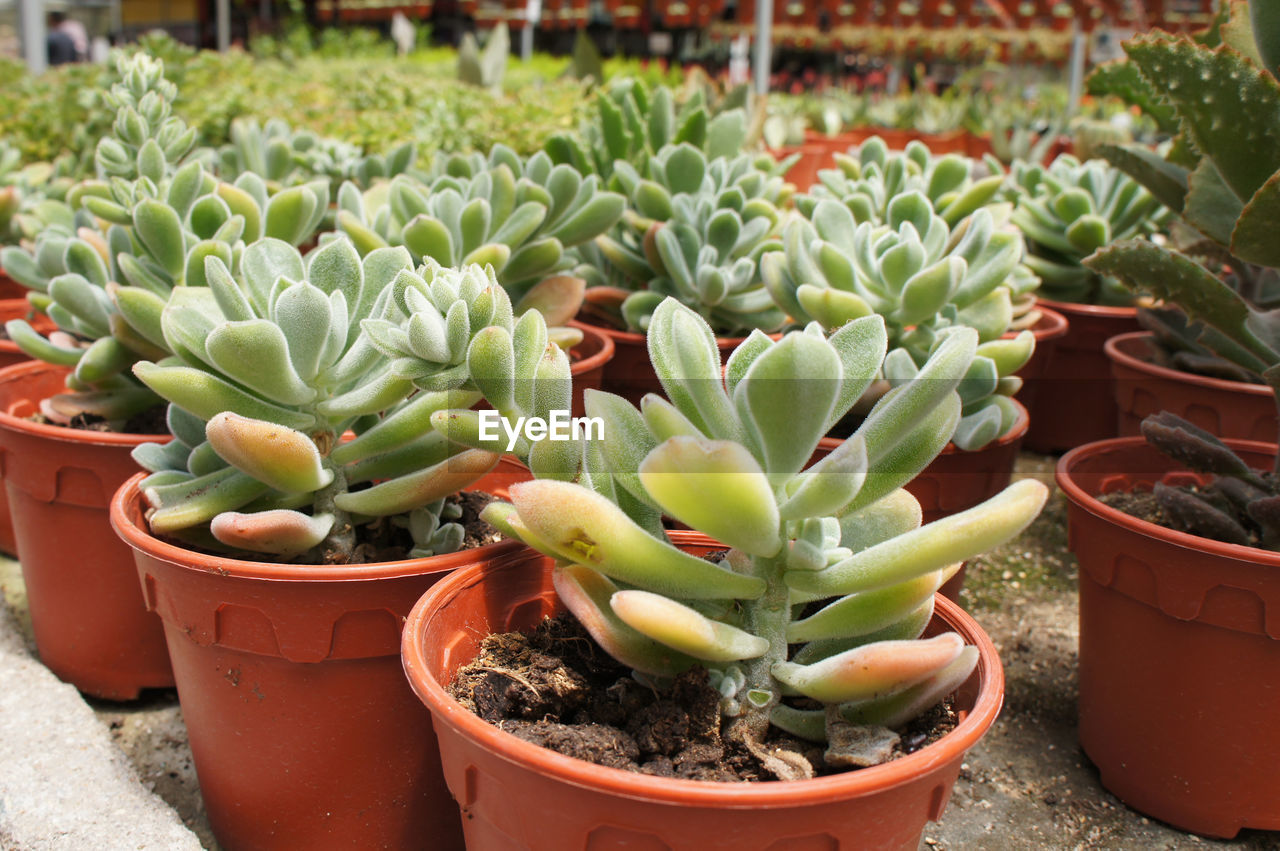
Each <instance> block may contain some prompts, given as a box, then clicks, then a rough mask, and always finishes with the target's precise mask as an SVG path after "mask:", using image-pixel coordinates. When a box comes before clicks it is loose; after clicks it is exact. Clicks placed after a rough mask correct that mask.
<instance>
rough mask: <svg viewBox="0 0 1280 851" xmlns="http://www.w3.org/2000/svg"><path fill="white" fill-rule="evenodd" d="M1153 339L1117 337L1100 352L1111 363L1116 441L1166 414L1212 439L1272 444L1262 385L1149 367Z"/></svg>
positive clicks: (1270, 397)
mask: <svg viewBox="0 0 1280 851" xmlns="http://www.w3.org/2000/svg"><path fill="white" fill-rule="evenodd" d="M1152 340H1153V335H1152V334H1150V333H1149V332H1146V331H1138V332H1133V333H1130V334H1119V335H1117V336H1115V337H1112V338H1111V339H1110V340H1107V342H1106V346H1105V347H1104V349H1105V351H1106V353H1107V357H1108V358H1110V359H1111V376H1112V378H1113V379H1114V380H1115V399H1116V406H1117V408H1118V417H1119V419H1118V421H1117V426H1116V427H1117V430H1118V432H1119V435H1120V436H1121V437H1131V436H1134V435H1139V434H1141V433H1142V431H1141V429H1140V428H1139V427H1140V426H1141V424H1142V421H1143V420H1144V419H1145V418H1146V417H1148V416H1150V415H1151V414H1156V413H1159V412H1160V411H1171V412H1173V413H1175V414H1177V415H1178V416H1180V417H1183V418H1184V419H1187V420H1190V421H1191V422H1193V423H1195V424H1196V425H1198V426H1200V428H1202V429H1205V430H1206V431H1208V432H1210V433H1211V434H1215V435H1217V436H1218V437H1235V438H1239V439H1241V440H1263V441H1274V440H1275V439H1276V432H1277V428H1280V424H1278V423H1277V421H1276V400H1275V395H1274V394H1273V393H1272V391H1271V388H1270V387H1268V386H1267V385H1265V384H1250V383H1248V382H1246V381H1228V380H1225V379H1222V378H1209V377H1207V376H1203V375H1195V374H1193V373H1190V372H1182V371H1181V370H1177V369H1170V368H1169V367H1165V366H1160V365H1159V364H1156V363H1153V362H1152V352H1151V346H1152Z"/></svg>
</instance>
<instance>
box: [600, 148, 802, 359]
mask: <svg viewBox="0 0 1280 851" xmlns="http://www.w3.org/2000/svg"><path fill="white" fill-rule="evenodd" d="M784 170H785V167H784V166H779V165H778V164H776V163H774V162H773V160H772V159H770V158H769V157H767V156H765V157H753V156H751V155H748V154H741V155H739V156H736V157H732V158H728V157H716V158H708V157H707V156H706V155H705V154H704V153H703V152H702V151H700V150H698V149H697V148H695V147H694V146H693V145H689V144H680V145H669V146H667V147H665V148H663V149H662V150H660V151H659V152H658V153H656V154H655V155H653V156H652V157H650V158H649V160H648V162H647V165H646V168H645V170H644V171H643V172H642V171H640V170H638V169H636V168H634V167H633V166H631V165H630V164H629V163H624V162H621V161H619V162H618V163H616V164H615V172H614V179H615V181H616V182H617V183H618V185H619V186H620V187H621V188H622V189H623V190H624V191H625V192H626V194H627V197H628V209H627V211H626V213H624V214H623V219H622V223H621V224H620V225H619V226H618V228H616V229H615V231H614V233H613V234H607V235H604V236H601V237H600V238H598V239H597V240H596V241H595V243H594V245H592V246H590V247H584V248H583V249H580V251H579V254H580V256H582V258H583V260H584V263H583V265H582V266H580V267H579V273H580V274H581V275H582V277H583V278H585V279H586V280H587V282H588V284H589V285H591V286H593V287H600V288H602V289H601V293H602V294H608V295H610V296H612V298H613V300H614V301H615V302H616V305H617V311H618V318H619V319H620V320H621V324H624V325H625V326H626V327H627V328H628V329H629V330H632V331H641V332H643V331H644V330H645V329H646V328H647V327H648V324H649V318H650V316H651V315H652V313H653V311H654V310H655V309H656V308H657V306H658V305H659V304H660V303H661V302H662V301H663V299H665V298H666V297H667V296H674V297H675V298H677V299H679V300H680V301H681V302H683V303H685V304H687V305H689V306H691V307H693V308H694V309H696V310H697V311H698V312H699V313H700V314H702V315H703V316H704V317H706V318H707V319H708V320H709V321H710V322H711V324H712V325H713V326H714V327H715V328H716V330H717V332H718V333H720V334H723V335H735V334H739V333H743V332H745V331H750V330H751V329H753V328H759V329H762V330H765V331H773V330H776V329H778V328H780V327H782V325H783V323H784V322H785V321H786V316H785V315H784V314H783V312H782V311H781V310H779V309H778V307H777V306H776V305H775V304H774V303H773V299H772V298H770V296H769V293H768V292H767V291H766V290H765V288H764V282H763V280H762V279H761V273H760V264H761V257H763V256H764V255H765V254H766V253H768V252H771V251H780V250H781V249H782V242H781V240H780V239H779V234H778V231H779V228H780V227H781V225H782V222H783V213H782V212H781V210H780V209H779V208H780V207H781V205H782V204H783V203H785V201H786V199H787V198H788V197H789V195H790V192H791V188H790V186H789V184H787V183H785V182H784V180H783V179H782V176H781V175H782V172H783V171H784ZM606 287H613V289H612V290H606V289H604V288H606ZM595 302H596V304H597V306H599V305H602V304H604V303H605V300H604V299H596V300H595Z"/></svg>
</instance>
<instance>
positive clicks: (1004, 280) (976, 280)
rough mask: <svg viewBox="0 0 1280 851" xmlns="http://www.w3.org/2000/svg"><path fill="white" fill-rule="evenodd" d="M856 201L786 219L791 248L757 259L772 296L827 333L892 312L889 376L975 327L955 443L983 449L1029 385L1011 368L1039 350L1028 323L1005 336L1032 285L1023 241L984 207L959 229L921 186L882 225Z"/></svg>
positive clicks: (1003, 428)
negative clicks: (862, 215) (1021, 272)
mask: <svg viewBox="0 0 1280 851" xmlns="http://www.w3.org/2000/svg"><path fill="white" fill-rule="evenodd" d="M851 206H853V207H859V206H863V205H861V204H859V203H854V204H853V205H849V204H847V203H846V202H844V201H837V200H834V199H821V200H818V201H817V202H816V203H815V204H814V205H813V206H812V208H811V213H810V218H809V219H808V220H806V219H797V220H795V221H792V222H791V223H790V224H788V225H787V228H786V231H785V232H784V235H783V242H784V245H785V247H786V250H785V251H783V252H780V253H771V254H766V255H765V256H764V257H763V258H762V260H761V269H762V272H763V274H764V281H765V285H766V286H767V287H768V289H769V292H770V293H771V294H772V295H773V298H774V301H776V302H777V303H778V304H779V305H780V306H781V307H782V308H783V310H785V311H786V312H787V314H788V315H789V316H791V317H792V319H794V320H796V321H802V322H809V321H815V322H818V323H819V324H820V325H822V326H823V327H824V328H827V329H829V330H835V329H838V328H840V327H842V326H843V325H844V324H845V323H847V322H849V321H851V320H854V319H859V318H861V317H864V316H869V315H871V314H879V315H880V316H882V317H884V321H885V325H886V327H887V329H888V336H889V355H888V357H887V358H886V360H885V364H884V375H885V378H887V379H888V380H889V382H890V383H891V384H892V383H898V382H902V381H909V380H911V379H912V378H913V376H914V375H915V374H916V371H917V370H918V369H920V368H922V367H923V366H924V364H925V363H926V361H927V360H928V358H929V356H930V352H932V351H933V349H934V348H935V346H936V345H937V342H938V339H939V337H940V335H942V334H944V333H947V332H948V331H947V329H950V328H954V327H956V326H968V327H971V328H973V329H975V330H976V331H977V334H978V339H979V341H980V344H981V345H980V348H979V351H978V356H977V357H976V358H975V359H974V361H973V363H972V364H971V367H970V374H969V375H968V376H967V380H966V381H965V383H964V384H963V385H962V387H961V390H960V396H961V398H962V399H963V401H964V415H963V417H962V418H961V420H960V421H959V423H958V424H957V426H956V431H955V434H954V436H953V439H954V440H955V443H956V445H957V446H959V447H960V448H962V449H966V450H968V449H980V448H981V447H983V446H985V445H986V444H987V443H989V442H990V441H992V440H994V439H996V438H997V437H999V436H1000V435H1003V434H1005V433H1007V432H1008V431H1009V430H1010V429H1011V428H1012V427H1013V425H1014V423H1015V422H1016V420H1017V409H1016V408H1015V406H1014V405H1013V403H1012V402H1011V401H1010V400H1009V398H1008V397H1009V396H1012V395H1013V394H1014V393H1015V392H1017V390H1018V388H1019V387H1020V386H1021V381H1020V379H1018V378H1017V377H1016V376H1015V375H1014V374H1013V373H1014V372H1016V371H1017V370H1018V369H1019V368H1021V367H1022V365H1023V364H1024V363H1026V361H1027V360H1028V359H1029V358H1030V357H1031V354H1032V352H1033V351H1034V348H1035V338H1034V336H1033V335H1032V334H1031V332H1029V331H1022V332H1021V333H1020V334H1019V335H1018V336H1017V337H1015V338H1014V339H1001V337H1002V336H1003V335H1004V334H1005V333H1006V332H1007V331H1008V330H1009V328H1010V325H1011V323H1012V321H1013V298H1014V293H1015V292H1016V291H1019V290H1020V288H1022V287H1023V286H1024V283H1023V282H1022V281H1021V280H1020V278H1019V276H1018V274H1017V272H1018V269H1019V262H1020V260H1021V259H1022V254H1023V244H1022V238H1021V236H1020V235H1019V234H1018V233H1017V231H1016V230H1013V229H1010V228H1008V227H1003V226H1002V224H1003V223H1002V221H1001V219H1000V217H1001V216H1002V215H1004V214H1006V213H1007V210H1005V209H1002V208H1000V207H981V208H979V209H977V210H976V211H975V212H973V213H972V214H970V215H969V216H968V217H967V218H965V219H963V220H961V221H960V223H959V224H958V225H957V226H956V227H955V228H954V229H952V228H950V227H949V226H948V225H947V223H946V221H944V220H943V218H942V217H941V216H939V215H938V214H937V213H935V212H934V208H933V205H932V204H931V203H930V201H929V199H928V197H926V196H925V194H924V193H923V192H921V191H919V190H914V189H913V190H909V191H906V192H903V193H901V194H899V195H897V196H896V197H893V198H892V199H891V200H889V201H888V202H887V204H886V208H885V220H884V222H883V223H881V222H880V221H878V220H877V219H876V217H875V216H874V215H873V216H872V217H871V220H869V221H863V222H860V223H859V222H858V221H857V219H856V218H855V214H854V213H853V212H852V211H851ZM872 206H874V205H872Z"/></svg>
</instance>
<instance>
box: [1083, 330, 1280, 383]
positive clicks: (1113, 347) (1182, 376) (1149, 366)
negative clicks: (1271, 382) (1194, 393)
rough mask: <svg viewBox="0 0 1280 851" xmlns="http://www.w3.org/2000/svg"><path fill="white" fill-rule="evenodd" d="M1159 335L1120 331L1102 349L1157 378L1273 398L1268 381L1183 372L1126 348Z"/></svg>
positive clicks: (1116, 358) (1115, 360)
mask: <svg viewBox="0 0 1280 851" xmlns="http://www.w3.org/2000/svg"><path fill="white" fill-rule="evenodd" d="M1154 337H1155V335H1154V334H1152V333H1151V332H1150V331H1129V332H1128V333H1125V334H1117V335H1115V336H1114V337H1110V338H1108V339H1107V342H1106V343H1104V344H1103V346H1102V349H1103V351H1105V352H1106V353H1107V357H1109V358H1111V360H1112V361H1113V362H1114V363H1117V364H1121V365H1123V366H1127V367H1129V368H1130V369H1132V370H1135V371H1137V372H1142V373H1145V374H1146V375H1150V376H1152V377H1154V378H1163V379H1167V380H1169V381H1178V382H1181V383H1183V384H1191V385H1194V386H1196V387H1204V388H1205V389H1208V390H1220V391H1224V392H1229V393H1244V394H1246V395H1249V396H1265V397H1268V398H1270V397H1271V396H1272V395H1273V391H1272V390H1271V388H1270V387H1268V386H1267V385H1265V384H1251V383H1250V382H1247V381H1232V380H1230V379H1227V378H1213V377H1211V376H1208V375H1197V374H1196V373H1194V372H1183V371H1182V370H1180V369H1170V368H1169V367H1167V366H1161V365H1160V364H1157V363H1152V362H1151V361H1149V360H1144V359H1143V358H1140V357H1138V356H1136V355H1132V354H1130V353H1129V352H1127V351H1125V350H1124V345H1125V344H1126V343H1130V342H1134V341H1142V342H1143V343H1145V342H1146V341H1147V340H1150V339H1153V338H1154Z"/></svg>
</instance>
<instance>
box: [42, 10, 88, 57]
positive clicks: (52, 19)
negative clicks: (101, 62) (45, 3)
mask: <svg viewBox="0 0 1280 851" xmlns="http://www.w3.org/2000/svg"><path fill="white" fill-rule="evenodd" d="M48 22H49V24H48V25H49V32H50V33H55V32H57V33H62V34H64V35H66V37H67V38H68V39H70V41H71V46H72V50H73V51H74V54H75V55H74V58H73V59H71V60H70V61H72V62H83V61H84V60H85V59H88V58H89V32H88V30H86V29H85V28H84V24H82V23H80V22H79V21H77V20H76V19H75V18H70V17H67V13H66V12H50V13H49V17H48ZM49 64H50V65H52V64H54V63H53V60H52V59H50V60H49Z"/></svg>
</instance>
